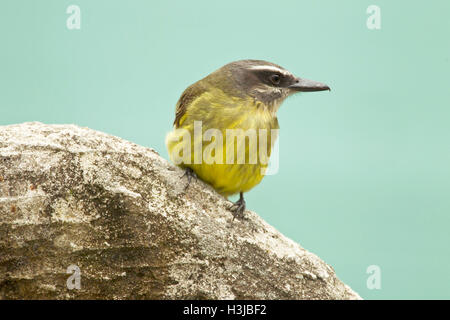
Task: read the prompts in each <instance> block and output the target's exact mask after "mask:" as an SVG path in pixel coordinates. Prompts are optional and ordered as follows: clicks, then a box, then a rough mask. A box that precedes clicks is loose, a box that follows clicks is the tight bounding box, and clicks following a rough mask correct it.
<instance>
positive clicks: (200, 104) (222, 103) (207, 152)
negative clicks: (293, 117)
mask: <svg viewBox="0 0 450 320" xmlns="http://www.w3.org/2000/svg"><path fill="white" fill-rule="evenodd" d="M278 128H279V127H278V121H277V119H276V117H275V114H274V112H273V110H271V108H270V107H269V106H266V105H263V104H262V103H261V102H255V101H254V100H253V99H240V98H230V97H227V96H225V95H224V94H223V92H222V91H220V90H216V91H210V92H206V93H204V94H202V95H201V96H199V97H198V98H197V99H195V100H194V101H193V102H192V103H191V105H190V106H189V108H188V109H187V111H186V113H185V114H184V116H183V117H182V118H181V120H180V126H179V128H178V129H177V130H174V131H172V132H171V133H169V134H168V136H167V139H166V144H167V148H168V151H169V156H170V158H171V160H172V161H174V162H175V163H176V164H178V165H179V166H181V167H189V168H191V169H193V170H194V172H195V173H196V174H197V176H198V177H199V178H200V179H202V180H203V181H205V182H207V183H209V184H210V185H211V186H213V187H214V188H215V189H216V190H217V191H218V192H219V193H221V194H222V195H224V196H228V195H232V194H235V193H238V192H246V191H248V190H250V189H252V188H253V187H254V186H256V185H257V184H259V183H260V182H261V180H262V178H263V177H264V172H265V170H266V168H267V165H268V160H269V157H270V152H271V149H272V146H273V143H274V142H275V139H276V134H277V130H278ZM220 136H221V137H220ZM180 156H181V157H180ZM180 158H182V162H181V163H180Z"/></svg>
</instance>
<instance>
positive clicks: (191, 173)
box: [181, 168, 197, 190]
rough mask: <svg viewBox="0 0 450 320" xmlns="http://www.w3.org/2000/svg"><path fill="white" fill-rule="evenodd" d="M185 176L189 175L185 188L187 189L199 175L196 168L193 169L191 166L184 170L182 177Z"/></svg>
mask: <svg viewBox="0 0 450 320" xmlns="http://www.w3.org/2000/svg"><path fill="white" fill-rule="evenodd" d="M184 176H186V177H187V184H186V186H185V187H184V190H186V189H187V188H188V187H189V185H190V184H191V181H192V179H194V180H197V175H196V174H195V172H194V170H192V169H191V168H186V169H185V170H184V173H183V175H182V176H181V178H183V177H184Z"/></svg>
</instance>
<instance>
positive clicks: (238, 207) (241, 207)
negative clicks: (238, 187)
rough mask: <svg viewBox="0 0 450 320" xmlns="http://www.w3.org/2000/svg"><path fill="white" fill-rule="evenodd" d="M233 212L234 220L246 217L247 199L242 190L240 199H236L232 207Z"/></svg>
mask: <svg viewBox="0 0 450 320" xmlns="http://www.w3.org/2000/svg"><path fill="white" fill-rule="evenodd" d="M230 211H231V213H232V214H233V221H234V219H236V218H238V219H243V218H244V211H245V200H244V194H243V193H242V192H241V193H240V197H239V200H238V201H236V202H235V203H234V204H233V205H232V206H231V208H230Z"/></svg>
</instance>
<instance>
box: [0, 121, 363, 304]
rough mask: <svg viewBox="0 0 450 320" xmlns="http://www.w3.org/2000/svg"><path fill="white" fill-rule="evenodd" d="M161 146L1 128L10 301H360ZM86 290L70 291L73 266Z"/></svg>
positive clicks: (1, 269)
mask: <svg viewBox="0 0 450 320" xmlns="http://www.w3.org/2000/svg"><path fill="white" fill-rule="evenodd" d="M181 175H182V171H181V170H180V169H179V168H177V167H175V166H173V165H171V164H170V163H169V162H167V161H166V160H164V159H163V158H161V157H160V156H159V155H158V154H157V153H156V152H155V151H154V150H152V149H150V148H145V147H142V146H138V145H136V144H134V143H131V142H128V141H125V140H123V139H120V138H117V137H114V136H110V135H107V134H105V133H101V132H98V131H94V130H91V129H88V128H81V127H78V126H75V125H45V124H42V123H37V122H33V123H24V124H19V125H9V126H1V127H0V299H43V298H47V299H360V297H359V296H358V294H356V293H355V292H354V291H352V290H351V289H350V288H349V287H348V286H347V285H345V284H344V283H342V282H341V281H340V280H339V279H338V278H337V277H336V274H335V272H334V271H333V269H332V268H331V267H330V266H328V265H327V264H326V263H324V262H323V261H322V260H321V259H319V258H318V257H317V256H316V255H314V254H312V253H310V252H308V251H306V250H305V249H303V248H302V247H301V246H300V245H298V244H296V243H295V242H293V241H292V240H290V239H288V238H286V237H285V236H283V235H282V234H280V233H279V232H278V231H276V230H275V229H274V228H273V227H271V226H270V225H268V224H267V223H266V222H265V221H263V220H262V219H261V218H260V217H259V216H258V215H257V214H256V213H254V212H250V211H247V212H246V217H247V218H246V219H245V220H243V221H239V222H237V221H235V222H234V223H232V215H231V214H230V212H229V211H228V208H229V206H230V203H229V202H228V201H227V200H226V199H224V198H223V197H222V196H220V195H219V194H217V193H216V192H215V191H214V190H212V189H211V188H210V187H209V186H208V185H206V184H204V183H202V182H201V181H196V182H194V183H192V184H191V185H190V187H189V188H188V189H187V190H185V189H184V186H185V181H184V180H183V179H180V177H181ZM73 265H74V266H77V267H78V268H79V270H80V288H79V289H76V288H75V289H69V288H68V286H67V280H68V278H69V277H70V276H71V274H68V273H67V269H68V267H69V266H73Z"/></svg>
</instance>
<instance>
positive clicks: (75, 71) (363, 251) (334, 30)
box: [0, 0, 450, 299]
mask: <svg viewBox="0 0 450 320" xmlns="http://www.w3.org/2000/svg"><path fill="white" fill-rule="evenodd" d="M70 4H77V5H79V6H80V7H81V19H82V22H81V30H68V29H67V28H66V19H67V17H68V15H67V14H66V13H65V11H66V8H67V6H68V5H70ZM370 4H376V5H379V6H380V7H381V14H382V29H381V30H378V31H374V30H368V29H367V28H366V19H367V14H366V8H367V7H368V6H369V5H370ZM0 10H1V11H0V46H1V47H0V110H1V112H0V124H1V125H5V124H12V123H20V122H24V121H41V122H45V123H75V124H78V125H81V126H88V127H91V128H94V129H97V130H101V131H105V132H107V133H110V134H114V135H117V136H120V137H123V138H125V139H128V140H131V141H133V142H136V143H138V144H141V145H144V146H149V147H153V148H155V149H156V150H157V151H159V152H160V153H161V155H162V156H164V157H166V158H167V152H166V150H165V146H164V138H165V135H166V133H167V132H168V131H169V130H170V129H171V123H172V121H173V118H174V106H175V103H176V101H177V99H178V97H179V95H180V94H181V92H182V91H183V90H184V88H185V87H187V86H188V85H189V84H191V83H193V82H194V81H196V80H198V79H200V78H201V77H203V76H205V75H207V74H208V73H209V72H211V71H213V70H215V69H217V68H218V67H220V66H222V65H223V64H225V63H228V62H230V61H233V60H237V59H243V58H254V59H264V60H269V61H272V62H275V63H278V64H280V65H282V66H284V67H286V68H287V69H289V70H291V71H292V72H293V73H295V74H297V75H300V76H304V77H307V78H311V79H315V80H318V81H323V82H326V83H327V84H328V85H330V86H331V87H332V91H331V92H330V93H328V92H321V93H309V94H303V95H301V96H296V97H293V98H290V99H289V100H288V101H286V102H285V103H284V105H283V106H282V107H281V110H280V111H279V121H280V125H281V137H280V166H281V167H280V171H279V173H278V174H277V175H274V176H269V177H266V179H265V180H263V182H262V184H261V185H260V186H258V187H256V188H255V189H253V190H252V191H251V192H250V193H248V194H247V198H246V199H247V205H248V207H249V208H250V209H252V210H255V211H257V212H258V213H259V214H260V215H261V216H262V217H263V218H264V219H266V220H267V221H268V222H269V223H271V224H273V225H274V226H275V227H276V228H277V229H279V230H280V231H281V232H283V233H285V234H286V235H288V236H289V237H291V238H292V239H294V240H296V241H298V242H299V243H301V244H302V246H304V247H305V248H307V249H308V250H311V251H312V252H314V253H316V254H318V255H319V256H320V257H321V258H323V259H324V260H325V261H326V262H328V263H329V264H331V265H332V266H333V267H334V268H335V270H336V272H337V274H338V276H339V277H340V278H341V279H342V280H343V281H345V282H346V283H347V284H349V285H350V286H351V287H352V288H354V289H355V290H356V291H357V292H359V293H360V294H361V295H362V296H363V297H364V298H367V299H383V298H384V299H392V298H440V299H442V298H450V250H449V243H450V235H449V225H450V197H449V196H450V166H449V161H450V146H449V139H450V111H449V107H450V94H449V85H450V80H449V76H450V66H449V56H450V44H449V42H450V41H449V31H450V22H449V18H448V15H449V12H450V2H449V1H446V0H442V1H427V2H413V1H376V0H371V1H361V0H355V1H334V0H329V1H298V0H297V1H261V0H259V1H242V0H241V1H228V0H227V1H220V2H219V1H164V2H163V1H160V2H156V1H124V0H123V1H100V0H95V1H87V0H77V1H75V0H74V1H62V0H52V1H49V0H47V1H44V0H42V1H31V0H30V1H17V0H14V1H13V0H8V1H7V0H2V2H1V5H0ZM373 264H374V265H378V266H380V268H381V272H382V288H381V290H368V289H367V288H366V279H367V277H368V275H367V274H366V268H367V267H368V266H369V265H373Z"/></svg>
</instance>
